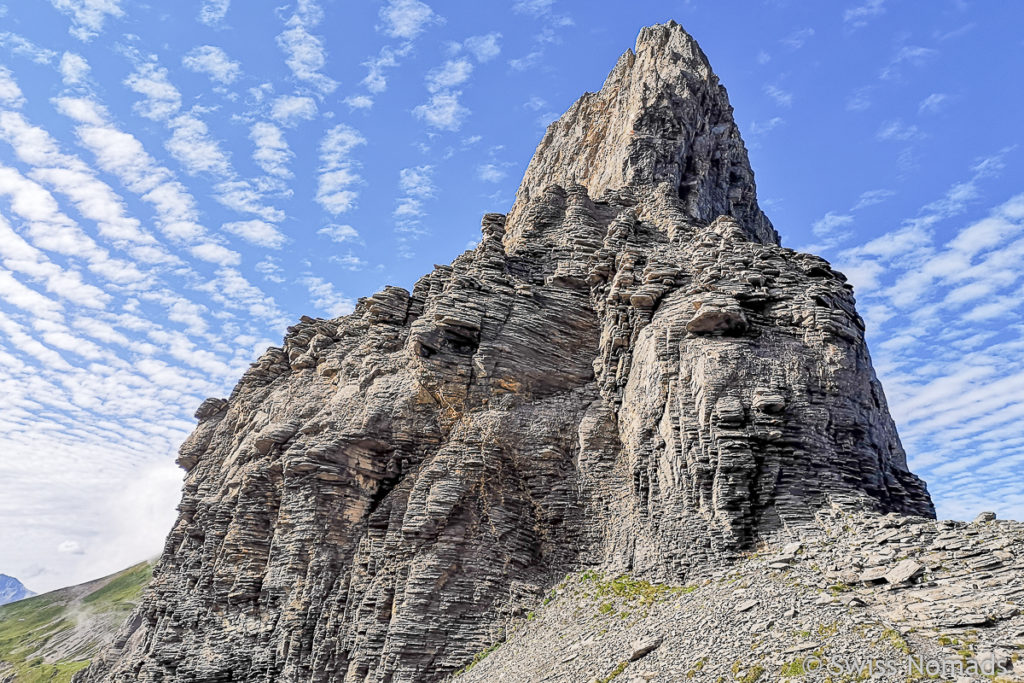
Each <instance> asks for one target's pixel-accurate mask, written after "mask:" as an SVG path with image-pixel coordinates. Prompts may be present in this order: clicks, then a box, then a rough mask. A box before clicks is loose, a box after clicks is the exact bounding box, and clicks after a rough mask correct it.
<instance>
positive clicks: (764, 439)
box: [77, 23, 934, 683]
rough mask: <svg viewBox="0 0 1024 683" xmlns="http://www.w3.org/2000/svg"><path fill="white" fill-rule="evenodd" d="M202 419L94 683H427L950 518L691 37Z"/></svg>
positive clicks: (575, 118) (848, 295)
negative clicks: (406, 266)
mask: <svg viewBox="0 0 1024 683" xmlns="http://www.w3.org/2000/svg"><path fill="white" fill-rule="evenodd" d="M196 417H197V419H198V420H199V424H198V427H197V428H196V430H195V432H194V433H193V434H192V435H191V436H190V437H189V438H188V440H187V441H186V442H185V443H184V444H183V445H182V447H181V452H180V462H181V464H182V466H183V467H185V469H186V470H187V471H188V475H187V478H186V481H185V486H184V491H183V495H182V501H181V505H180V507H179V510H180V515H179V518H178V521H177V523H176V525H175V526H174V529H173V530H172V531H171V534H170V536H169V537H168V539H167V545H166V548H165V552H164V554H163V557H162V558H161V560H160V562H159V564H158V566H157V568H156V571H155V575H154V581H153V584H152V585H151V587H150V589H149V591H148V592H147V594H146V596H145V598H144V599H143V601H142V604H141V605H140V607H139V608H138V609H137V610H136V611H135V612H134V614H133V615H132V617H131V618H130V619H129V621H128V622H127V623H126V625H125V626H124V628H123V629H122V631H121V634H120V635H119V637H118V640H117V642H116V643H115V646H114V647H113V648H112V649H111V650H110V651H109V652H108V653H107V654H106V655H105V656H104V657H103V658H101V659H99V660H98V661H96V662H95V663H94V665H93V666H92V667H91V668H90V669H89V670H87V671H86V672H84V673H82V674H80V675H79V678H78V679H77V680H78V681H101V680H102V681H162V680H172V679H173V680H180V681H239V680H244V681H249V682H259V681H265V682H267V683H269V682H271V681H310V682H320V681H347V682H354V681H360V682H362V681H388V682H390V683H404V682H410V683H411V682H413V681H430V680H440V679H442V678H444V677H445V676H446V675H447V674H448V673H450V672H452V671H453V670H455V669H458V668H459V667H461V666H463V665H464V664H465V663H466V662H467V661H468V660H469V659H471V658H472V657H473V655H474V654H475V653H477V652H479V651H480V650H482V649H483V648H484V647H486V646H487V645H489V644H490V643H492V642H494V641H495V640H496V639H500V637H501V634H502V629H503V625H504V624H505V623H506V621H507V620H508V619H509V618H510V617H511V616H514V615H516V614H521V613H523V611H524V610H525V609H528V606H529V605H532V604H534V603H535V602H536V601H537V600H538V599H539V598H540V597H541V596H542V595H543V594H544V592H545V591H546V590H547V589H549V588H550V587H551V586H552V585H554V584H555V583H557V581H559V580H560V579H561V577H563V576H564V575H565V573H566V572H567V571H574V570H578V569H581V568H586V567H594V568H600V569H604V570H608V571H630V572H633V573H635V574H637V575H640V576H645V577H650V578H660V579H669V578H671V579H676V580H678V579H682V578H685V577H686V576H687V575H689V574H690V573H691V572H694V571H697V570H699V569H700V568H701V567H705V566H707V565H708V563H718V562H726V561H729V560H730V559H731V558H733V557H735V556H736V555H737V554H738V553H739V552H740V551H742V550H745V549H747V548H750V547H751V546H752V545H753V544H754V543H756V542H757V541H758V540H759V539H761V538H765V537H769V536H771V535H772V534H775V533H778V532H780V531H783V530H793V529H799V528H801V527H802V525H806V524H810V523H811V520H812V518H813V515H814V511H815V510H817V509H819V508H822V507H825V506H830V509H833V508H836V507H839V508H851V509H852V508H856V509H859V510H865V511H875V512H897V513H905V514H914V515H920V516H934V511H933V507H932V504H931V501H930V499H929V496H928V493H927V491H926V489H925V486H924V484H923V483H922V482H921V481H920V480H919V479H918V478H917V477H915V476H914V475H913V474H911V473H910V472H909V471H908V469H907V464H906V457H905V454H904V451H903V449H902V447H901V445H900V441H899V438H898V436H897V434H896V429H895V426H894V424H893V421H892V419H891V417H890V416H889V412H888V409H887V407H886V402H885V397H884V394H883V392H882V387H881V385H880V384H879V382H878V380H877V379H876V377H875V374H874V371H873V370H872V367H871V361H870V357H869V355H868V351H867V347H866V345H865V343H864V324H863V321H862V320H861V318H860V316H858V315H857V313H856V310H855V307H854V298H853V293H852V288H851V287H850V285H848V284H847V283H846V279H845V278H844V277H843V276H842V275H841V274H840V273H837V272H835V271H833V270H832V269H831V268H830V267H829V264H828V263H827V262H825V261H824V260H822V259H820V258H818V257H815V256H810V255H807V254H800V253H797V252H794V251H791V250H789V249H784V248H782V247H780V246H778V238H777V235H776V233H775V231H774V229H773V228H772V226H771V224H770V223H769V222H768V220H767V219H766V218H765V217H764V215H763V214H762V213H761V211H760V209H759V208H758V206H757V201H756V196H755V190H754V182H753V174H752V172H751V171H750V168H749V164H748V162H747V155H746V152H745V150H744V147H743V143H742V141H741V139H740V136H739V133H738V131H737V129H736V125H735V123H734V122H733V119H732V113H731V108H730V106H729V104H728V100H727V98H726V95H725V91H724V89H723V88H722V87H721V86H720V85H719V84H718V80H717V78H716V77H715V75H714V74H713V73H712V71H711V68H710V66H709V65H708V62H707V59H706V58H705V57H704V55H703V53H702V52H701V51H700V49H699V47H698V46H697V44H696V43H695V42H694V41H693V39H692V38H691V37H690V36H689V35H687V34H686V33H685V32H684V31H683V30H682V28H681V27H679V26H678V25H677V24H675V23H669V24H665V25H661V26H655V27H651V28H646V29H644V30H643V31H642V32H641V33H640V37H639V39H638V41H637V47H636V50H635V52H627V53H626V54H625V55H624V56H623V57H622V58H621V59H620V60H619V62H618V64H617V65H616V66H615V68H614V69H613V71H612V73H611V74H610V75H609V77H608V79H607V81H606V83H605V86H604V87H603V88H602V90H601V91H600V92H598V93H594V94H588V95H585V96H584V97H583V98H581V99H580V101H579V102H577V103H576V104H575V105H573V107H572V108H571V109H570V110H569V111H568V112H567V113H566V114H565V115H564V116H563V117H562V118H561V119H560V120H559V121H558V122H556V123H555V124H553V125H552V126H551V127H550V128H549V130H548V133H547V135H546V136H545V138H544V140H543V142H542V143H541V145H540V147H539V148H538V150H537V154H536V156H535V157H534V160H533V161H532V163H531V164H530V167H529V169H528V171H527V173H526V177H525V178H524V180H523V184H522V186H521V187H520V190H519V193H518V196H517V199H516V202H515V205H514V207H513V209H512V211H511V212H510V213H509V214H508V215H507V216H505V215H501V214H488V215H486V216H484V218H483V224H482V239H481V241H480V243H479V246H477V247H476V248H475V249H473V250H472V251H468V252H466V253H464V254H462V255H461V256H459V257H458V258H456V259H455V260H454V261H453V262H452V263H451V265H446V266H437V267H436V268H435V269H434V270H433V271H432V272H431V273H429V274H427V275H426V276H424V277H423V278H422V279H420V280H419V281H418V282H417V283H416V285H415V287H414V288H413V290H412V291H411V292H409V291H406V290H404V289H400V288H396V287H388V288H385V289H384V290H383V291H381V292H378V293H377V294H375V295H373V296H372V297H368V298H366V299H362V300H360V302H359V304H358V306H357V307H356V310H355V312H354V313H352V314H351V315H348V316H345V317H343V318H337V319H333V320H319V319H311V318H303V319H302V320H301V321H300V322H299V323H298V324H297V325H295V326H294V327H292V328H289V330H288V333H287V335H286V337H285V339H284V344H283V345H282V346H281V347H274V348H270V349H268V350H267V352H266V353H264V354H263V356H261V357H260V358H259V359H258V360H257V361H256V363H254V364H253V366H252V367H251V368H250V369H249V370H248V371H247V372H246V373H245V375H244V376H243V377H242V379H241V380H240V382H239V383H238V385H237V386H236V388H235V390H234V391H233V392H232V394H231V396H230V397H229V398H227V399H211V400H208V401H206V402H205V403H204V404H203V405H202V406H201V407H200V408H199V411H198V412H197V413H196Z"/></svg>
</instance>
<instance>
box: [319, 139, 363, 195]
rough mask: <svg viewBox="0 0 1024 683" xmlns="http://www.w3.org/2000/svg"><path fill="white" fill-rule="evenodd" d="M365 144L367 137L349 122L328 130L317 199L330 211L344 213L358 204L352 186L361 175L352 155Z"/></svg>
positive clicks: (321, 145) (321, 148)
mask: <svg viewBox="0 0 1024 683" xmlns="http://www.w3.org/2000/svg"><path fill="white" fill-rule="evenodd" d="M364 144H366V139H365V138H364V137H363V136H362V135H360V133H359V131H357V130H356V129H355V128H352V127H351V126H348V125H346V124H339V125H337V126H335V127H333V128H331V129H330V130H328V131H327V134H326V135H325V136H324V138H323V140H321V142H320V175H319V178H318V179H317V193H316V200H317V202H319V203H320V205H321V206H323V207H324V209H326V210H327V211H329V212H330V213H333V214H339V213H343V212H345V211H348V210H349V209H351V208H352V206H353V205H354V204H355V200H356V197H357V193H356V191H355V190H353V189H351V186H352V185H354V184H356V183H358V182H360V180H361V179H360V177H359V174H358V173H356V172H355V170H354V163H353V162H352V160H351V158H350V156H349V155H350V153H351V152H352V150H353V149H355V148H356V147H357V146H359V145H364Z"/></svg>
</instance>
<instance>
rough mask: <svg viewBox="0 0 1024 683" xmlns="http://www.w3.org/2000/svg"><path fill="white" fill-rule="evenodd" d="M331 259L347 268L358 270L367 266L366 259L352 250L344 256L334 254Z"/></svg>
mask: <svg viewBox="0 0 1024 683" xmlns="http://www.w3.org/2000/svg"><path fill="white" fill-rule="evenodd" d="M331 261H332V262H334V263H337V264H338V265H340V266H341V267H342V268H344V269H345V270H352V271H356V270H362V269H363V268H365V267H366V261H364V260H363V259H361V258H359V257H358V256H356V255H355V254H353V253H352V252H349V253H348V254H346V255H344V256H332V257H331Z"/></svg>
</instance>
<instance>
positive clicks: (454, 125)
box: [412, 91, 470, 131]
mask: <svg viewBox="0 0 1024 683" xmlns="http://www.w3.org/2000/svg"><path fill="white" fill-rule="evenodd" d="M461 94H462V93H460V92H459V91H454V92H439V93H436V94H434V95H433V96H432V97H431V98H430V101H429V102H428V103H427V104H421V105H419V106H417V107H416V108H414V109H413V110H412V113H413V115H414V116H415V117H416V118H418V119H422V120H423V121H425V122H426V123H427V125H429V126H431V127H433V128H439V129H441V130H452V131H454V130H458V129H459V128H461V127H462V122H463V120H464V119H465V118H466V117H467V116H468V115H469V113H470V112H469V109H467V108H466V107H464V106H462V104H460V103H459V95H461Z"/></svg>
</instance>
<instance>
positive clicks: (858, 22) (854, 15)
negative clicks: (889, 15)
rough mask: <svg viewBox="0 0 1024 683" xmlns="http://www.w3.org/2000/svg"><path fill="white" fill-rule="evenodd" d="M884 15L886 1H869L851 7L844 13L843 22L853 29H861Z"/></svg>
mask: <svg viewBox="0 0 1024 683" xmlns="http://www.w3.org/2000/svg"><path fill="white" fill-rule="evenodd" d="M884 13H885V0H867V2H865V3H864V4H863V5H858V6H857V7H851V8H849V9H847V10H846V11H845V12H843V22H844V23H846V24H849V25H850V26H852V27H853V28H861V27H863V26H867V25H868V23H869V22H870V21H871V20H872V19H874V18H875V17H878V16H881V15H882V14H884Z"/></svg>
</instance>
